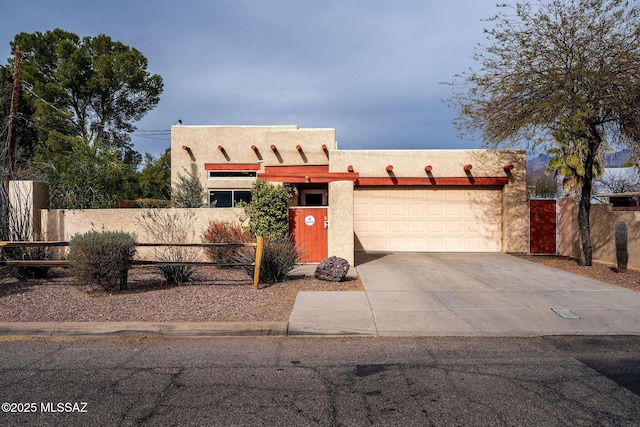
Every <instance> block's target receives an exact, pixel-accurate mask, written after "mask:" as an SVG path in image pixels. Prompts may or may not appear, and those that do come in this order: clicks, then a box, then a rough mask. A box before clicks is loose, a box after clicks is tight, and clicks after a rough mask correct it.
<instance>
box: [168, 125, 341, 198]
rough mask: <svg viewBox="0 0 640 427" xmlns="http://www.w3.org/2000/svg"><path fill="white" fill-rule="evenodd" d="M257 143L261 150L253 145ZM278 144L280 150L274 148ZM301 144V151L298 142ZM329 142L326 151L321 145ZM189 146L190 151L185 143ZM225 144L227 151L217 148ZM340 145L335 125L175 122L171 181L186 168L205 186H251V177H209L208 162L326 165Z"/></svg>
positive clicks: (265, 164)
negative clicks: (326, 126) (333, 126)
mask: <svg viewBox="0 0 640 427" xmlns="http://www.w3.org/2000/svg"><path fill="white" fill-rule="evenodd" d="M252 145H254V146H256V147H257V149H258V153H256V152H254V151H253V150H252V149H251V146H252ZM271 145H275V146H276V148H277V152H274V151H273V150H272V149H271ZM297 145H300V146H301V147H302V152H299V151H298V150H297V149H296V146H297ZM323 145H326V148H327V152H325V151H324V150H323V149H322V146H323ZM183 146H187V147H189V148H190V150H189V151H187V150H184V149H183V148H182V147H183ZM218 146H222V147H224V151H221V150H219V149H218ZM336 148H337V143H336V132H335V129H299V128H298V127H297V126H295V125H292V126H173V127H172V128H171V182H172V183H174V184H175V182H176V180H177V177H178V174H179V173H182V174H184V173H185V170H186V171H188V172H189V173H191V174H193V175H194V176H198V177H199V178H200V180H201V182H202V185H203V187H204V188H220V189H222V188H224V189H236V188H250V187H251V184H252V183H253V180H252V179H224V180H223V179H216V180H208V179H207V176H208V174H207V172H206V171H205V164H207V163H214V164H234V163H235V164H238V163H249V164H260V166H261V169H260V171H259V172H264V167H265V166H292V165H326V164H327V163H328V161H329V160H328V151H329V150H335V149H336Z"/></svg>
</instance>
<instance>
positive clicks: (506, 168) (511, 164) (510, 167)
mask: <svg viewBox="0 0 640 427" xmlns="http://www.w3.org/2000/svg"><path fill="white" fill-rule="evenodd" d="M513 168H514V166H513V163H509V164H508V165H504V166H503V167H502V169H504V171H505V172H509V171H510V170H512V169H513Z"/></svg>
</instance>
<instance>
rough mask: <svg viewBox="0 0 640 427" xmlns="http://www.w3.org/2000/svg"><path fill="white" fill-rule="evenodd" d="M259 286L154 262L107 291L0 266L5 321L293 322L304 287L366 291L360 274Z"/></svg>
mask: <svg viewBox="0 0 640 427" xmlns="http://www.w3.org/2000/svg"><path fill="white" fill-rule="evenodd" d="M261 286H262V287H261V288H260V289H259V290H254V289H253V281H252V280H251V279H250V278H249V276H247V275H246V274H245V273H244V272H242V271H239V270H232V269H217V268H215V267H200V268H198V270H197V272H196V274H195V275H194V276H193V278H192V281H191V282H190V283H187V284H183V285H179V286H169V285H166V284H164V283H163V278H162V276H161V275H160V274H158V273H157V272H156V270H155V269H154V268H153V267H139V268H134V269H132V270H130V271H129V281H128V288H129V289H128V290H127V291H114V292H112V293H107V292H104V291H102V290H99V289H94V288H91V287H86V286H79V285H77V284H76V283H75V279H74V278H73V277H72V276H71V275H70V274H69V271H68V270H67V269H62V268H53V269H51V270H50V271H49V275H48V277H47V278H46V279H39V280H28V281H24V280H19V279H16V278H15V277H13V276H12V275H11V271H10V270H9V269H7V268H2V269H0V321H2V322H33V321H75V322H91V321H114V322H116V321H117V322H123V321H149V322H178V321H184V322H208V321H228V322H232V321H287V320H288V319H289V314H290V313H291V310H292V309H293V304H294V302H295V298H296V295H297V294H298V291H336V290H339V291H357V290H363V289H364V288H363V287H362V283H361V282H360V279H353V280H347V281H344V282H339V283H333V282H324V281H321V280H317V279H315V278H313V277H304V276H301V277H295V278H292V280H289V281H287V282H283V283H277V284H274V285H268V286H265V285H261Z"/></svg>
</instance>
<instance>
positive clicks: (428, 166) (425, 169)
mask: <svg viewBox="0 0 640 427" xmlns="http://www.w3.org/2000/svg"><path fill="white" fill-rule="evenodd" d="M432 170H433V166H431V165H427V166H425V167H424V171H425V172H431V171H432Z"/></svg>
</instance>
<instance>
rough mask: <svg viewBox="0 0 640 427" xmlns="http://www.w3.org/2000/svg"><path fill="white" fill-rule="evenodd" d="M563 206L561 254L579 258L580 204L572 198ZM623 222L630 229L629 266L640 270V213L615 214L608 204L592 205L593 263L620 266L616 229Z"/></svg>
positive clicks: (619, 212)
mask: <svg viewBox="0 0 640 427" xmlns="http://www.w3.org/2000/svg"><path fill="white" fill-rule="evenodd" d="M559 205H560V214H559V218H560V221H559V225H558V227H559V234H560V244H559V254H560V255H563V256H569V257H573V258H579V257H580V236H579V234H578V205H577V204H576V203H575V202H574V201H573V200H572V199H569V198H566V199H560V203H559ZM619 222H624V223H626V224H627V227H628V233H629V236H628V247H627V250H628V252H629V261H628V264H627V266H628V268H632V269H637V270H640V211H614V210H613V206H612V205H611V204H608V203H606V204H595V205H592V206H591V213H590V226H591V245H592V246H593V260H594V261H595V262H600V263H604V264H608V265H616V264H617V261H616V246H615V238H614V230H615V226H616V224H618V223H619Z"/></svg>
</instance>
